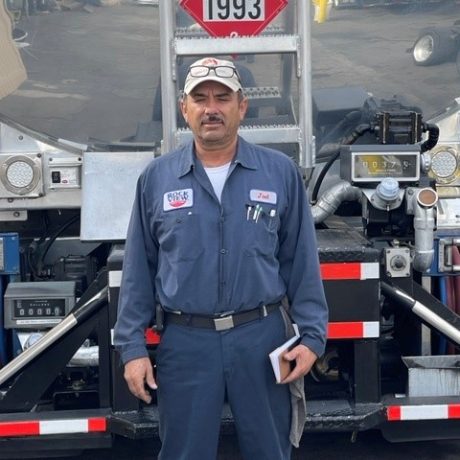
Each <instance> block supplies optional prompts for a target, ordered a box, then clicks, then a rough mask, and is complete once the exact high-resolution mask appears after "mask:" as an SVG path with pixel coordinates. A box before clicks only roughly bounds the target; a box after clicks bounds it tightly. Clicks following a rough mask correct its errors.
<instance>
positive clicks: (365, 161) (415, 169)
mask: <svg viewBox="0 0 460 460" xmlns="http://www.w3.org/2000/svg"><path fill="white" fill-rule="evenodd" d="M419 162H420V156H419V154H418V153H415V152H398V153H381V152H372V153H371V152H369V153H361V152H359V153H358V152H352V180H353V181H354V182H369V181H371V182H374V181H381V180H382V179H384V178H385V177H393V178H394V179H397V180H400V181H407V182H409V181H410V182H413V181H418V180H419V178H420V163H419Z"/></svg>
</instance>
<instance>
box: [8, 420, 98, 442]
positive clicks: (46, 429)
mask: <svg viewBox="0 0 460 460" xmlns="http://www.w3.org/2000/svg"><path fill="white" fill-rule="evenodd" d="M106 431H107V419H106V418H105V417H93V418H89V419H61V420H40V421H18V422H0V438H10V437H15V436H16V437H18V436H40V435H42V436H46V435H53V434H66V433H96V432H98V433H101V432H106Z"/></svg>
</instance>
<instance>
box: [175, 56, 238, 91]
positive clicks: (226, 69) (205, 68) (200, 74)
mask: <svg viewBox="0 0 460 460" xmlns="http://www.w3.org/2000/svg"><path fill="white" fill-rule="evenodd" d="M204 81H217V82H218V83H221V84H222V85H225V86H227V87H228V88H230V89H231V90H232V91H239V90H241V89H242V86H241V82H240V77H239V75H238V71H237V70H236V67H235V64H233V62H231V61H226V60H224V59H217V58H213V57H206V58H203V59H199V60H198V61H195V62H194V63H193V64H191V65H190V67H189V68H188V72H187V77H186V79H185V84H184V93H185V94H190V92H191V91H192V90H193V88H195V87H196V86H197V85H199V84H200V83H203V82H204Z"/></svg>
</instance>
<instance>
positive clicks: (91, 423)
mask: <svg viewBox="0 0 460 460" xmlns="http://www.w3.org/2000/svg"><path fill="white" fill-rule="evenodd" d="M88 431H89V432H90V433H91V432H96V431H98V432H104V431H107V420H106V419H105V418H90V419H88Z"/></svg>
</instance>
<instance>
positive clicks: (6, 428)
mask: <svg viewBox="0 0 460 460" xmlns="http://www.w3.org/2000/svg"><path fill="white" fill-rule="evenodd" d="M39 434H40V423H39V422H0V436H1V437H13V436H38V435H39Z"/></svg>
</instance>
